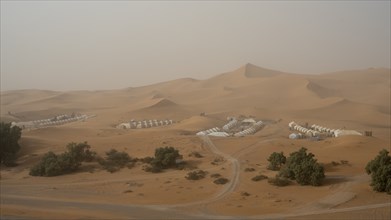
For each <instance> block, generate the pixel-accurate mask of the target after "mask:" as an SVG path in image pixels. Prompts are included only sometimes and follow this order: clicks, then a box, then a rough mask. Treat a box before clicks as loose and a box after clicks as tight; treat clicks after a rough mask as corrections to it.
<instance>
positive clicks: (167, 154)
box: [151, 147, 182, 169]
mask: <svg viewBox="0 0 391 220" xmlns="http://www.w3.org/2000/svg"><path fill="white" fill-rule="evenodd" d="M181 157H182V155H180V154H179V151H178V150H177V149H175V148H173V147H160V148H157V149H156V150H155V158H154V159H153V160H152V161H151V165H152V166H155V167H160V168H161V169H166V168H170V167H175V165H176V160H177V159H179V158H181Z"/></svg>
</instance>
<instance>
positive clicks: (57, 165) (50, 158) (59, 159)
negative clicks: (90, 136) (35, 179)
mask: <svg viewBox="0 0 391 220" xmlns="http://www.w3.org/2000/svg"><path fill="white" fill-rule="evenodd" d="M89 149H90V146H89V145H88V144H87V142H84V143H78V144H77V143H73V142H72V143H69V144H68V145H67V151H65V152H64V153H62V154H60V155H56V154H55V153H53V152H51V151H50V152H48V153H46V154H45V155H44V156H43V157H42V159H41V161H40V162H39V163H38V164H36V165H35V166H33V167H32V168H31V169H30V175H32V176H58V175H62V174H66V173H71V172H74V171H76V170H77V169H78V168H79V167H80V166H81V163H82V162H83V161H85V160H86V159H89V158H91V157H90V156H91V155H92V151H90V150H89Z"/></svg>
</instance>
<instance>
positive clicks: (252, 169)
mask: <svg viewBox="0 0 391 220" xmlns="http://www.w3.org/2000/svg"><path fill="white" fill-rule="evenodd" d="M254 171H255V169H254V168H252V167H247V168H246V169H244V172H254Z"/></svg>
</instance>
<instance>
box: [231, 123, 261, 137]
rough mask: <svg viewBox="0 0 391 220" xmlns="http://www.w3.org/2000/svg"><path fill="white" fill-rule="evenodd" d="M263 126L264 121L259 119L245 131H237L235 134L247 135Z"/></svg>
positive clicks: (236, 135)
mask: <svg viewBox="0 0 391 220" xmlns="http://www.w3.org/2000/svg"><path fill="white" fill-rule="evenodd" d="M262 126H263V122H262V121H258V122H256V123H255V124H254V125H253V126H251V127H249V128H247V129H245V130H243V131H240V132H237V133H235V134H234V136H235V137H242V136H246V135H252V134H255V133H257V132H258V131H259V130H260V129H261V128H262Z"/></svg>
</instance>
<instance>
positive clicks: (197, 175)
mask: <svg viewBox="0 0 391 220" xmlns="http://www.w3.org/2000/svg"><path fill="white" fill-rule="evenodd" d="M206 174H207V173H206V172H205V171H203V170H195V171H191V172H188V173H187V175H186V177H185V178H186V179H188V180H199V179H203V178H205V176H206Z"/></svg>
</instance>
